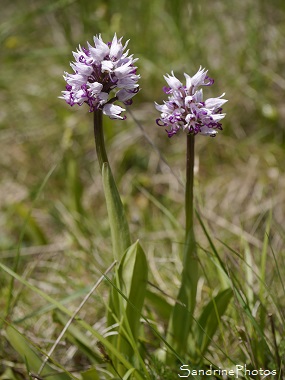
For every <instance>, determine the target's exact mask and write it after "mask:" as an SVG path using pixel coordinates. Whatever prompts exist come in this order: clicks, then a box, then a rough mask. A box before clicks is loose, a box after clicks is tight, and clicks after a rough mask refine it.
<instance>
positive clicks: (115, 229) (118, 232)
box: [102, 162, 131, 260]
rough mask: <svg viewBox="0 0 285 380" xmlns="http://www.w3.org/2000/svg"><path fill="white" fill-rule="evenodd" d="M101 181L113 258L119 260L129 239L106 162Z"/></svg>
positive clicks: (122, 212) (120, 204)
mask: <svg viewBox="0 0 285 380" xmlns="http://www.w3.org/2000/svg"><path fill="white" fill-rule="evenodd" d="M102 179H103V186H104V193H105V198H106V204H107V210H108V215H109V223H110V228H111V237H112V244H113V253H114V258H115V259H116V260H120V259H121V258H122V256H123V254H124V252H125V251H126V249H127V248H128V247H129V246H130V245H131V239H130V233H129V226H128V223H127V220H126V217H125V211H124V207H123V204H122V201H121V198H120V195H119V193H118V189H117V186H116V183H115V181H114V178H113V175H112V172H111V170H110V167H109V165H108V163H107V162H104V163H103V168H102Z"/></svg>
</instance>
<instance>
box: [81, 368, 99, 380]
mask: <svg viewBox="0 0 285 380" xmlns="http://www.w3.org/2000/svg"><path fill="white" fill-rule="evenodd" d="M81 376H82V380H100V377H99V374H98V372H97V370H96V368H91V369H88V371H85V372H81Z"/></svg>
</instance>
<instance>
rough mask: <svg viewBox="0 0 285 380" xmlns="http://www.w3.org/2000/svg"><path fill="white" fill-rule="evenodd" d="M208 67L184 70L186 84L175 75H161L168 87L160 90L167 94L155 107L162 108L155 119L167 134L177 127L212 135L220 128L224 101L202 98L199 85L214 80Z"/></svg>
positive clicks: (169, 134)
mask: <svg viewBox="0 0 285 380" xmlns="http://www.w3.org/2000/svg"><path fill="white" fill-rule="evenodd" d="M207 73H208V71H207V70H205V69H202V67H201V66H200V68H199V70H198V72H197V73H196V74H195V75H194V76H193V77H190V76H189V75H188V74H185V73H184V76H185V79H186V85H183V84H182V83H181V82H180V81H179V80H178V79H177V78H176V77H175V75H174V73H173V71H172V75H169V74H168V75H167V76H164V78H165V80H166V82H167V84H168V86H169V87H164V88H163V91H164V92H165V93H166V94H167V95H169V96H168V100H167V101H164V104H162V105H160V104H157V103H155V107H156V109H157V110H158V111H160V112H161V116H160V118H159V119H157V120H156V123H157V124H158V125H159V126H162V127H166V132H167V134H168V137H172V136H173V135H175V134H176V133H177V132H178V131H179V130H180V129H182V130H183V131H186V132H187V133H188V134H189V133H191V134H195V135H196V134H198V133H200V134H202V135H208V136H215V135H216V134H217V130H219V129H220V130H221V129H222V125H221V123H220V121H221V119H223V118H224V117H225V114H224V113H222V108H221V106H222V105H223V104H224V103H226V102H227V100H225V99H221V98H222V97H223V96H224V95H225V94H222V95H221V96H219V97H218V98H209V99H207V100H205V101H203V90H202V89H198V88H199V87H200V86H211V85H212V84H213V83H214V80H213V79H211V78H209V77H208V75H207Z"/></svg>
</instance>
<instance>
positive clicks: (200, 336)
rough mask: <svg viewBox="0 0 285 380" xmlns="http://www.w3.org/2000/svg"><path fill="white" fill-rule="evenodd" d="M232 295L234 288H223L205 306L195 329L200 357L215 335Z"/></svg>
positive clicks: (194, 333)
mask: <svg viewBox="0 0 285 380" xmlns="http://www.w3.org/2000/svg"><path fill="white" fill-rule="evenodd" d="M232 295H233V291H232V289H230V288H228V289H226V290H223V291H221V292H220V293H219V294H217V295H216V296H215V297H214V298H213V299H211V300H210V302H209V303H208V304H207V305H206V306H205V307H204V309H203V311H202V313H201V316H200V318H199V319H198V321H197V325H196V328H195V330H194V331H193V335H194V339H195V337H196V339H195V341H196V344H197V348H198V349H199V352H198V353H197V354H198V355H199V357H203V355H204V354H205V352H206V350H207V348H208V346H209V344H210V342H211V340H212V338H213V335H214V334H215V332H216V331H217V329H218V327H219V324H220V319H221V317H222V315H223V314H224V313H225V311H226V309H227V307H228V304H229V302H230V300H231V298H232Z"/></svg>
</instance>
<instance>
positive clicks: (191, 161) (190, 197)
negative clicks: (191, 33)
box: [185, 134, 195, 241]
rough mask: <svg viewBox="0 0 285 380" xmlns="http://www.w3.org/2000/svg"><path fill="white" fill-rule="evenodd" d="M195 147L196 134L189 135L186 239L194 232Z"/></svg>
mask: <svg viewBox="0 0 285 380" xmlns="http://www.w3.org/2000/svg"><path fill="white" fill-rule="evenodd" d="M194 147H195V136H194V135H192V134H191V135H187V158H186V190H185V214H186V215H185V217H186V241H187V236H188V235H189V233H190V234H191V235H192V234H193V214H194V211H193V210H194V207H193V188H194Z"/></svg>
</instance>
